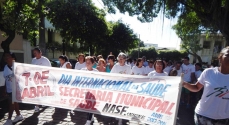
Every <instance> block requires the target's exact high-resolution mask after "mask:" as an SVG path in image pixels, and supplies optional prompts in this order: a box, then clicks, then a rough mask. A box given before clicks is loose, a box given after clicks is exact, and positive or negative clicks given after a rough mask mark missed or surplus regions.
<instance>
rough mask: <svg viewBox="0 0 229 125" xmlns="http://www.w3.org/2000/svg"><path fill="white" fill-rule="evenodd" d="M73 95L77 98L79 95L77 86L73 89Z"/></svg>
mask: <svg viewBox="0 0 229 125" xmlns="http://www.w3.org/2000/svg"><path fill="white" fill-rule="evenodd" d="M74 97H77V98H79V97H80V89H78V88H76V89H75V93H74Z"/></svg>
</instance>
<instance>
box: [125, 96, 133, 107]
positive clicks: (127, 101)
mask: <svg viewBox="0 0 229 125" xmlns="http://www.w3.org/2000/svg"><path fill="white" fill-rule="evenodd" d="M132 98H133V95H130V94H128V95H126V99H125V100H124V104H125V105H129V104H130V103H131V101H132Z"/></svg>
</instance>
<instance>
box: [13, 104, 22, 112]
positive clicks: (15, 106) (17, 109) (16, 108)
mask: <svg viewBox="0 0 229 125" xmlns="http://www.w3.org/2000/svg"><path fill="white" fill-rule="evenodd" d="M14 109H15V112H16V114H17V115H21V113H20V111H19V105H18V103H17V102H14Z"/></svg>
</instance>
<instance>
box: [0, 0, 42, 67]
mask: <svg viewBox="0 0 229 125" xmlns="http://www.w3.org/2000/svg"><path fill="white" fill-rule="evenodd" d="M0 4H1V6H0V7H1V8H0V30H1V31H3V32H4V35H5V36H6V37H7V38H6V40H4V41H2V42H1V47H2V49H3V51H4V52H3V56H4V54H5V53H8V52H10V44H11V42H12V41H13V39H14V38H15V35H16V34H20V35H23V38H24V39H30V40H36V39H35V37H36V36H37V34H38V31H37V26H38V25H37V24H38V18H39V17H38V12H39V11H40V10H38V9H36V8H37V5H38V4H37V2H36V1H28V0H23V1H22V0H5V1H1V3H0ZM4 66H5V63H4V60H3V58H2V59H1V64H0V71H2V70H3V68H4Z"/></svg>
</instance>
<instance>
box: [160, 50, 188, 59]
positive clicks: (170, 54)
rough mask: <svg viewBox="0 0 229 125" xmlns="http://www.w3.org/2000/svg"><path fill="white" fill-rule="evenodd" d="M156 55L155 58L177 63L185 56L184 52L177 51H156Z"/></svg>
mask: <svg viewBox="0 0 229 125" xmlns="http://www.w3.org/2000/svg"><path fill="white" fill-rule="evenodd" d="M157 53H158V56H157V58H158V59H162V60H172V61H177V60H181V58H183V57H185V56H187V52H186V51H177V50H158V51H157Z"/></svg>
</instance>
